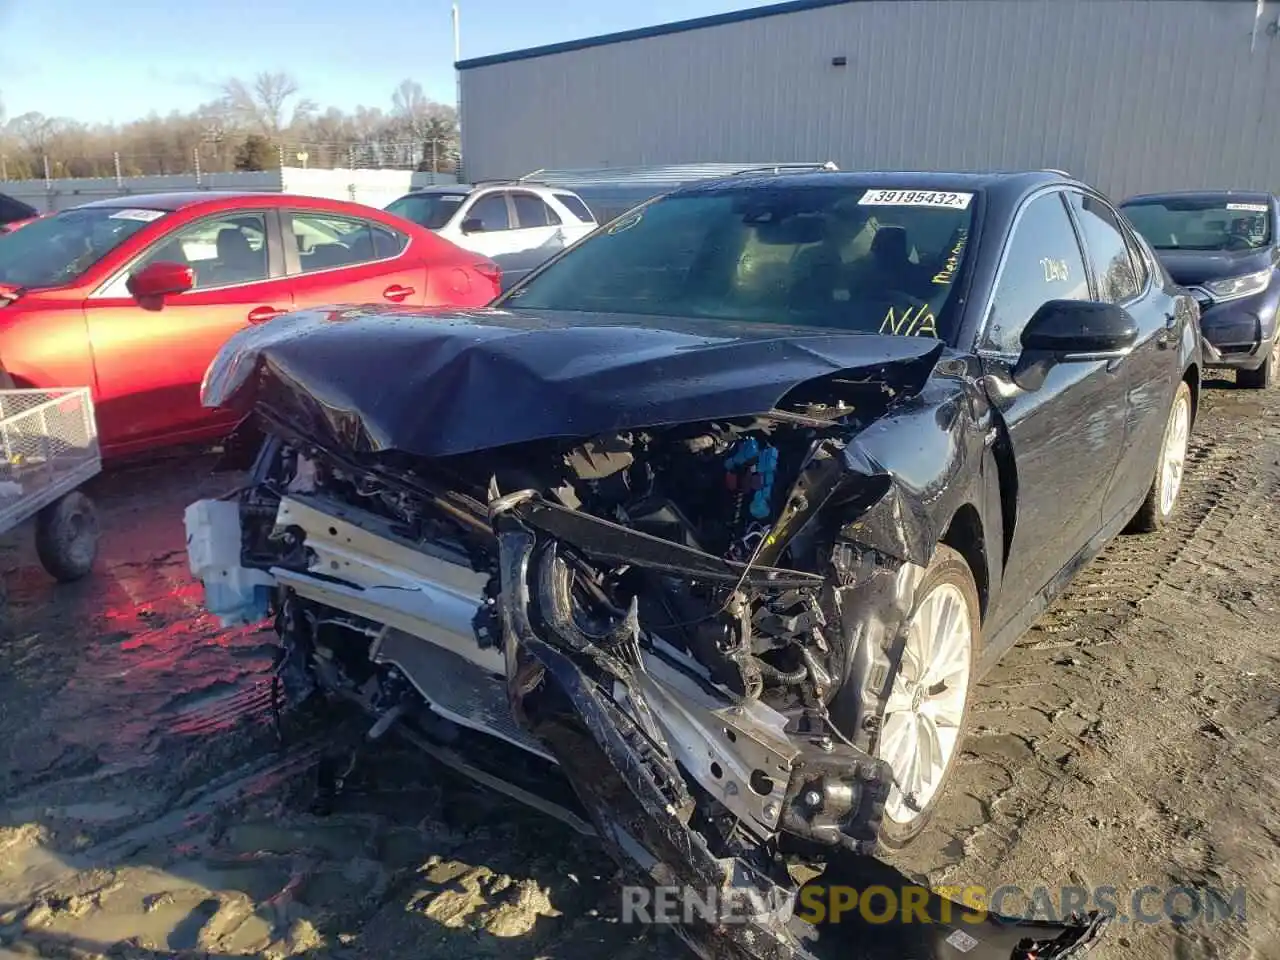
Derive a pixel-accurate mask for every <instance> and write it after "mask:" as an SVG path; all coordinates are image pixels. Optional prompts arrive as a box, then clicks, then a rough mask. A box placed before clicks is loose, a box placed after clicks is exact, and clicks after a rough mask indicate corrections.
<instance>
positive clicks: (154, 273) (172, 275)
mask: <svg viewBox="0 0 1280 960" xmlns="http://www.w3.org/2000/svg"><path fill="white" fill-rule="evenodd" d="M195 285H196V272H195V271H194V270H192V269H191V268H190V267H189V266H187V265H186V264H182V263H172V262H169V261H164V260H160V261H157V262H156V263H149V264H147V265H146V266H145V267H143V268H142V269H141V270H139V271H138V272H137V273H133V274H130V275H129V280H128V283H127V284H126V286H127V287H128V288H129V293H131V294H132V295H133V296H134V297H136V298H137V299H139V300H153V299H157V298H160V297H171V296H173V295H174V294H178V293H186V292H187V291H188V290H190V289H191V288H192V287H194V286H195Z"/></svg>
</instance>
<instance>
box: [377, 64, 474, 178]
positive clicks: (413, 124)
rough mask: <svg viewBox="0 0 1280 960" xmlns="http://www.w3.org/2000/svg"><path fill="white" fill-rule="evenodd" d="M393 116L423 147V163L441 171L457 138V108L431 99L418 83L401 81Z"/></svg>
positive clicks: (392, 105) (395, 99)
mask: <svg viewBox="0 0 1280 960" xmlns="http://www.w3.org/2000/svg"><path fill="white" fill-rule="evenodd" d="M391 115H392V117H394V118H395V121H396V124H397V126H398V127H399V128H400V129H401V130H403V131H404V133H405V134H406V135H407V136H409V137H410V138H412V139H414V140H417V141H418V142H420V143H421V144H422V162H423V163H424V164H429V167H428V168H429V169H431V170H438V169H439V168H440V164H441V162H442V161H444V160H445V159H446V157H447V156H448V154H449V153H451V151H450V149H449V147H450V146H451V141H452V139H453V138H454V137H455V136H456V135H457V128H458V125H457V119H456V117H455V116H454V110H453V108H452V107H448V106H445V105H444V104H443V103H437V102H436V101H435V100H432V99H430V98H428V97H427V95H426V94H425V93H423V91H422V84H420V83H418V82H417V81H416V80H401V81H400V85H399V86H397V87H396V89H395V92H394V93H392V95H391Z"/></svg>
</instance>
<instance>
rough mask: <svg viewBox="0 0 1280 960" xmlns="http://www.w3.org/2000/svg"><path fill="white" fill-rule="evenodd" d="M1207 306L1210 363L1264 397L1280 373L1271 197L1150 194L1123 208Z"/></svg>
mask: <svg viewBox="0 0 1280 960" xmlns="http://www.w3.org/2000/svg"><path fill="white" fill-rule="evenodd" d="M1120 209H1121V210H1122V211H1123V212H1124V214H1125V216H1127V217H1128V218H1129V221H1130V222H1131V223H1132V224H1133V226H1134V227H1135V228H1136V229H1137V230H1138V232H1139V233H1141V234H1142V235H1143V237H1145V238H1146V240H1147V242H1148V243H1150V244H1151V246H1152V247H1154V248H1155V251H1156V255H1157V256H1158V257H1159V258H1160V261H1161V262H1162V263H1163V264H1164V266H1165V269H1167V270H1168V271H1169V274H1170V275H1171V276H1172V278H1173V280H1174V281H1175V282H1176V283H1179V284H1181V285H1182V286H1184V287H1187V288H1188V289H1190V291H1191V293H1192V295H1193V296H1195V298H1196V300H1197V301H1198V302H1199V304H1200V328H1201V330H1202V332H1203V334H1204V339H1205V360H1206V363H1208V364H1209V365H1210V366H1216V367H1232V368H1234V369H1235V370H1236V383H1237V384H1239V385H1240V386H1242V387H1250V388H1254V389H1260V388H1265V387H1269V386H1271V384H1272V382H1273V381H1274V380H1275V378H1276V376H1277V373H1278V372H1280V325H1278V324H1277V322H1276V309H1277V307H1278V306H1280V269H1278V265H1280V245H1278V244H1277V235H1276V214H1277V205H1276V197H1275V196H1274V195H1272V194H1270V193H1241V192H1237V191H1234V190H1232V191H1227V190H1222V191H1197V192H1194V193H1190V192H1188V193H1163V194H1146V195H1143V196H1140V197H1132V198H1131V199H1129V200H1126V201H1125V202H1124V203H1123V204H1122V205H1121V208H1120Z"/></svg>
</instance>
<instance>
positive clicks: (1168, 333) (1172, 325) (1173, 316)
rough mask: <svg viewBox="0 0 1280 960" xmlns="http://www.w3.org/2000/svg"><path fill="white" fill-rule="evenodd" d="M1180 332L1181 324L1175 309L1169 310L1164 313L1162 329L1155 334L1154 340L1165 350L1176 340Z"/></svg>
mask: <svg viewBox="0 0 1280 960" xmlns="http://www.w3.org/2000/svg"><path fill="white" fill-rule="evenodd" d="M1181 332H1182V324H1180V323H1179V322H1178V314H1177V311H1170V312H1169V313H1166V314H1165V315H1164V329H1163V330H1161V331H1160V333H1159V334H1158V335H1157V336H1156V342H1157V343H1158V344H1160V346H1161V347H1163V348H1165V349H1166V350H1167V349H1168V348H1169V347H1170V346H1172V345H1173V344H1175V343H1177V342H1178V335H1179V334H1180V333H1181Z"/></svg>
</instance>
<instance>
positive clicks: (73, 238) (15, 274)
mask: <svg viewBox="0 0 1280 960" xmlns="http://www.w3.org/2000/svg"><path fill="white" fill-rule="evenodd" d="M165 213H166V211H164V210H143V209H138V208H136V207H88V208H86V207H82V208H80V209H77V210H64V211H63V212H62V213H57V214H54V215H53V216H51V217H42V218H40V219H39V220H33V221H32V222H31V223H28V224H26V225H25V226H24V227H23V228H22V229H21V230H14V231H13V232H11V233H4V234H0V283H4V284H7V285H8V286H11V287H26V288H33V287H34V288H40V287H58V286H62V285H64V284H68V283H74V282H75V281H76V280H78V279H79V278H80V276H81V275H82V274H83V273H84V272H85V271H86V270H88V269H89V268H90V267H92V266H93V265H94V264H95V263H97V262H98V261H99V260H101V259H102V258H103V257H105V256H106V255H107V254H108V253H110V252H111V251H112V250H114V249H115V248H116V247H118V246H120V244H122V243H124V241H125V240H127V239H128V238H129V237H131V236H133V235H134V234H135V233H137V232H138V231H139V230H141V229H142V228H143V227H145V226H146V225H147V224H148V223H150V222H152V221H153V220H158V219H160V218H161V217H163V216H164V215H165Z"/></svg>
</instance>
